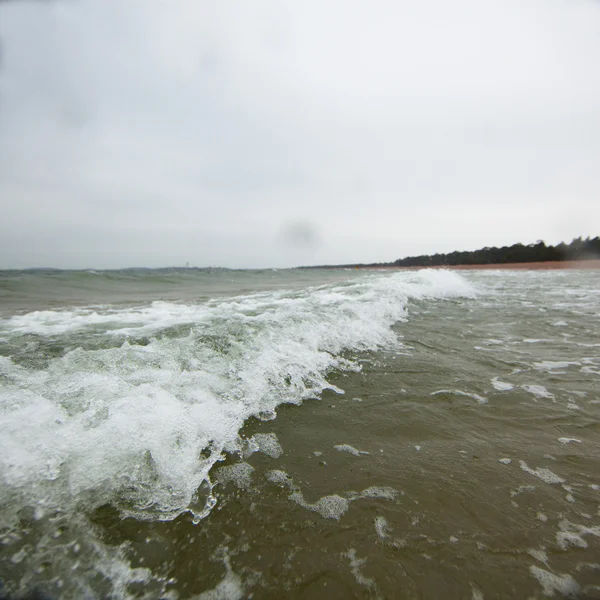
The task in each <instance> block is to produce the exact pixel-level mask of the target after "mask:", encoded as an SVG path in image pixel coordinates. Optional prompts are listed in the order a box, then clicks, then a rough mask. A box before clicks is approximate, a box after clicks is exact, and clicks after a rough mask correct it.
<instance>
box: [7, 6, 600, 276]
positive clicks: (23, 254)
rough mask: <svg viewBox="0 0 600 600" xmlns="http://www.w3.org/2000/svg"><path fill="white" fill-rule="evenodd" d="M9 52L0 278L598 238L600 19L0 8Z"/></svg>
mask: <svg viewBox="0 0 600 600" xmlns="http://www.w3.org/2000/svg"><path fill="white" fill-rule="evenodd" d="M0 39H1V40H2V41H3V57H2V65H1V69H0V198H1V199H2V212H3V219H2V222H1V223H0V257H2V258H1V262H2V264H1V265H0V266H2V267H24V266H35V265H39V264H45V265H54V266H73V267H78V266H81V267H84V266H97V267H110V266H127V265H132V264H139V265H148V266H154V265H157V266H158V265H166V264H184V263H185V262H186V261H190V262H191V263H193V264H198V265H203V264H220V265H224V266H242V267H251V266H286V265H293V264H304V263H306V262H317V263H325V262H352V261H362V260H364V261H384V260H393V259H395V258H398V257H399V256H403V255H407V254H411V253H415V252H426V251H427V252H429V251H432V252H435V251H440V252H441V251H448V250H454V249H463V248H474V247H478V246H483V245H493V244H509V243H513V242H516V241H523V242H529V241H535V240H537V239H540V238H545V239H547V241H549V242H556V241H559V240H560V239H568V238H570V237H573V236H576V235H580V234H582V235H588V234H589V235H597V233H598V232H597V231H592V230H591V229H590V228H591V227H593V224H594V223H599V222H600V209H599V208H597V206H598V205H600V203H598V202H597V199H598V196H599V192H600V182H599V181H598V178H597V176H596V170H597V165H598V164H600V115H599V113H598V111H597V108H596V107H597V106H598V105H599V104H600V76H599V75H597V74H596V72H597V69H596V65H597V63H598V60H599V59H600V7H599V6H598V4H595V3H590V2H587V1H585V0H581V1H575V2H572V1H571V2H568V1H567V0H544V1H541V0H525V1H524V2H523V1H519V2H517V0H503V1H500V0H483V1H481V0H478V1H475V0H458V1H456V2H452V3H446V2H442V1H441V0H429V1H424V2H420V3H415V2H400V3H398V2H389V1H384V0H376V1H374V2H372V3H369V4H368V5H367V4H365V3H362V2H358V1H350V2H341V1H331V2H327V3H322V2H316V1H312V0H309V1H307V2H303V3H293V2H287V1H279V2H275V1H266V0H262V1H259V2H256V3H252V4H251V5H240V4H239V3H235V4H234V3H232V2H230V1H229V0H225V1H224V2H219V3H218V4H212V3H208V2H191V1H190V0H175V1H174V2H168V3H167V2H160V1H158V0H155V1H153V2H145V1H142V0H125V1H121V0H119V1H117V0H106V1H103V2H100V1H98V0H95V1H91V0H81V1H78V2H74V1H73V2H60V1H57V2H49V3H41V2H36V3H29V2H8V3H6V2H5V3H3V4H2V5H0ZM290 224H302V227H308V228H309V229H310V230H311V231H315V232H319V233H318V236H317V237H315V240H316V239H318V240H319V243H312V242H311V243H308V244H303V243H283V244H282V232H284V231H286V230H287V229H286V228H289V227H292V229H293V227H294V226H293V225H290ZM284 238H288V239H292V238H294V239H296V238H297V239H300V238H299V237H298V236H297V235H294V236H291V237H290V236H284Z"/></svg>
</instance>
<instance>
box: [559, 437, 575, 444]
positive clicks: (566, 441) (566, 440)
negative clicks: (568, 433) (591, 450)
mask: <svg viewBox="0 0 600 600" xmlns="http://www.w3.org/2000/svg"><path fill="white" fill-rule="evenodd" d="M558 441H559V442H560V443H561V444H570V443H572V442H576V443H577V444H581V440H578V439H577V438H568V437H560V438H558Z"/></svg>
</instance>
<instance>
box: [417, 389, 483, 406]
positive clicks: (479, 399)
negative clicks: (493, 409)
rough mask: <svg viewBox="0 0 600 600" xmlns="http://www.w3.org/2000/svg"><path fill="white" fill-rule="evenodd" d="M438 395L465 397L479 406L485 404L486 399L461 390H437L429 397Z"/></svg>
mask: <svg viewBox="0 0 600 600" xmlns="http://www.w3.org/2000/svg"><path fill="white" fill-rule="evenodd" d="M439 394H449V395H453V396H465V397H467V398H473V399H474V400H477V402H478V403H479V404H486V403H487V398H484V397H483V396H479V395H478V394H471V393H469V392H463V391H462V390H437V391H435V392H431V394H429V395H430V396H438V395H439Z"/></svg>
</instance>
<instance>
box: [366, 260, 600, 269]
mask: <svg viewBox="0 0 600 600" xmlns="http://www.w3.org/2000/svg"><path fill="white" fill-rule="evenodd" d="M355 268H357V269H371V270H377V271H379V270H382V269H385V270H386V271H387V270H390V269H391V270H395V271H414V270H418V269H451V270H453V271H454V270H458V271H462V270H464V271H490V270H496V269H502V270H511V271H512V270H529V271H534V270H535V271H537V270H546V271H551V270H562V269H600V259H597V258H594V259H590V260H551V261H545V262H523V263H498V264H484V265H432V266H429V265H427V266H410V267H400V266H395V265H390V266H383V265H381V266H357V267H355Z"/></svg>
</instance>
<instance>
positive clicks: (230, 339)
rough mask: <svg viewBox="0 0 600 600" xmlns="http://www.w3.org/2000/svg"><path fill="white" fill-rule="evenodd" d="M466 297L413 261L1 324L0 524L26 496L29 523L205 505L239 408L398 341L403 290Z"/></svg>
mask: <svg viewBox="0 0 600 600" xmlns="http://www.w3.org/2000/svg"><path fill="white" fill-rule="evenodd" d="M473 293H474V292H473V289H472V288H471V287H470V285H469V284H468V283H467V282H466V281H465V280H464V279H462V278H461V277H460V276H459V275H457V274H455V273H451V272H447V271H419V272H411V273H395V274H385V275H368V276H365V277H362V278H360V279H358V280H352V281H351V282H348V283H345V284H335V285H327V286H321V287H317V288H308V289H305V290H302V291H293V292H292V291H270V292H264V293H257V294H252V295H247V296H239V297H236V298H229V299H225V300H212V301H209V302H205V303H202V304H176V303H165V302H154V303H152V304H151V305H149V306H145V307H139V308H135V309H132V308H126V309H116V308H114V307H107V308H104V309H102V308H95V309H76V310H71V311H66V310H63V311H45V312H37V313H30V314H26V315H20V316H15V317H12V318H10V319H5V320H3V321H0V336H2V337H3V338H4V339H5V340H6V341H7V343H8V344H9V346H10V345H12V346H14V347H15V348H16V347H18V348H19V352H18V353H15V354H14V356H13V358H12V359H11V358H7V357H3V358H0V382H1V387H0V478H1V481H2V486H0V503H1V504H2V505H3V506H5V507H7V510H5V511H3V513H2V514H3V516H2V521H3V522H2V523H0V525H5V526H10V524H11V523H10V522H11V521H14V520H16V519H17V518H18V517H17V513H18V512H19V510H20V509H22V508H23V507H24V506H31V507H35V510H36V511H38V512H36V514H39V515H40V518H41V517H42V516H43V514H44V512H45V511H51V510H54V509H57V508H59V509H60V510H61V511H69V510H75V509H77V508H80V509H84V510H85V511H89V510H91V509H93V508H94V507H98V506H101V505H103V504H106V503H110V504H112V505H113V506H115V507H117V508H118V509H119V510H120V511H121V513H122V514H124V515H131V516H135V517H136V518H148V519H172V518H174V517H175V516H177V515H179V514H180V513H182V512H183V511H185V510H192V509H193V510H194V511H196V512H197V513H198V514H201V515H204V514H206V510H205V506H204V500H205V499H204V498H203V497H198V490H199V489H203V487H202V486H204V488H206V487H207V484H208V487H210V479H209V471H210V469H211V467H212V466H213V465H214V464H215V462H216V461H217V460H218V459H219V458H220V457H221V456H222V453H223V451H227V450H237V449H240V440H239V436H238V431H239V430H240V428H241V427H242V426H243V424H244V421H245V420H246V419H248V418H249V417H250V416H261V415H265V414H271V415H272V414H274V411H275V410H276V408H277V406H278V405H279V404H281V403H285V402H287V403H300V402H302V401H303V400H305V399H308V398H314V397H317V396H319V394H321V392H322V391H323V390H325V389H328V388H329V389H334V390H337V388H335V387H334V386H333V385H331V384H330V383H329V382H328V381H327V378H326V377H327V374H328V373H329V372H331V371H332V370H334V369H346V370H347V369H358V366H357V364H356V363H355V362H353V361H352V360H351V354H352V353H353V352H360V351H368V350H372V349H375V348H378V347H383V346H389V345H393V344H396V343H397V340H396V336H395V334H394V332H393V331H392V329H391V326H392V325H393V324H394V323H396V322H398V321H402V320H404V319H406V317H407V312H406V307H407V303H408V302H409V300H411V299H426V298H431V299H435V298H446V297H457V296H471V295H473ZM24 348H25V349H24ZM57 348H60V349H61V351H60V352H57V350H56V349H57ZM23 349H24V350H23ZM337 391H341V390H337ZM211 506H212V504H211V503H210V502H209V504H208V508H209V509H210V507H211Z"/></svg>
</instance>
